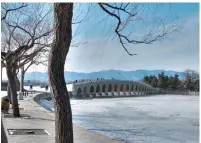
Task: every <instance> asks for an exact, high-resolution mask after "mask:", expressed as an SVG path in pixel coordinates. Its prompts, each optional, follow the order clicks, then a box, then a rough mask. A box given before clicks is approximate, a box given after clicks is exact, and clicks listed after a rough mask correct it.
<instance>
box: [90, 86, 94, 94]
mask: <svg viewBox="0 0 201 143" xmlns="http://www.w3.org/2000/svg"><path fill="white" fill-rule="evenodd" d="M90 93H94V86H93V85H91V87H90Z"/></svg>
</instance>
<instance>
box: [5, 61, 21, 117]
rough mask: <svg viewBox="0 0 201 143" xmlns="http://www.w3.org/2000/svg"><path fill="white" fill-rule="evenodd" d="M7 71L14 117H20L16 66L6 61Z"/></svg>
mask: <svg viewBox="0 0 201 143" xmlns="http://www.w3.org/2000/svg"><path fill="white" fill-rule="evenodd" d="M6 71H7V76H8V84H9V86H10V91H11V102H12V108H13V116H14V117H20V112H19V106H18V99H17V86H16V76H17V75H16V66H15V63H12V62H11V60H9V61H6Z"/></svg>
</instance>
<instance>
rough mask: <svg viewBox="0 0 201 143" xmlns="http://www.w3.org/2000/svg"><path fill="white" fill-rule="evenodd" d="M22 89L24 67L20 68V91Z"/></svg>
mask: <svg viewBox="0 0 201 143" xmlns="http://www.w3.org/2000/svg"><path fill="white" fill-rule="evenodd" d="M23 91H24V67H22V68H21V79H20V92H22V93H23Z"/></svg>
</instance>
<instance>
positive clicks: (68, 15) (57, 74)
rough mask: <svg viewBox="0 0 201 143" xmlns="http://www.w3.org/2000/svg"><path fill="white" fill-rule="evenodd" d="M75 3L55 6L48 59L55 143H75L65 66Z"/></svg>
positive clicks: (56, 4)
mask: <svg viewBox="0 0 201 143" xmlns="http://www.w3.org/2000/svg"><path fill="white" fill-rule="evenodd" d="M72 16H73V3H55V4H54V41H53V46H52V48H51V50H50V54H49V59H48V78H49V82H50V85H51V88H52V97H53V103H54V111H55V143H73V124H72V111H71V105H70V99H69V96H68V91H67V88H66V82H65V79H64V65H65V60H66V56H67V53H68V51H69V47H70V43H71V39H72Z"/></svg>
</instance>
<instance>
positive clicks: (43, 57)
mask: <svg viewBox="0 0 201 143" xmlns="http://www.w3.org/2000/svg"><path fill="white" fill-rule="evenodd" d="M48 53H49V46H48V45H47V47H46V48H44V49H43V50H41V51H40V52H39V53H38V54H37V55H36V56H35V57H34V58H33V59H31V60H30V61H29V63H27V64H26V65H24V66H22V67H21V74H20V92H23V91H24V76H25V73H26V72H27V70H28V69H29V68H30V67H31V66H33V65H43V66H47V59H48V55H47V54H48Z"/></svg>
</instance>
